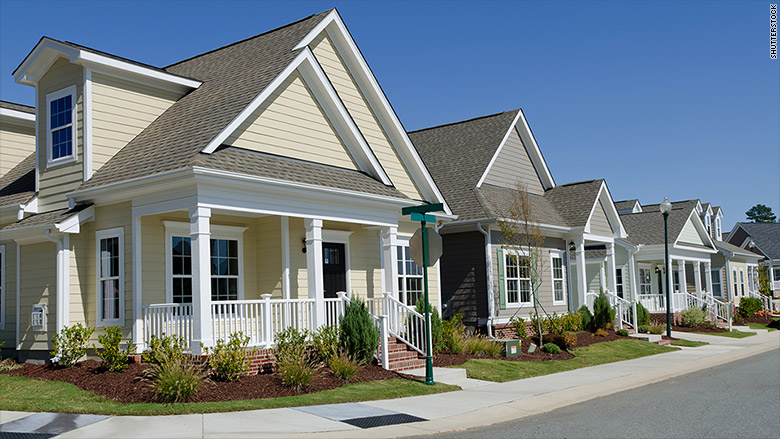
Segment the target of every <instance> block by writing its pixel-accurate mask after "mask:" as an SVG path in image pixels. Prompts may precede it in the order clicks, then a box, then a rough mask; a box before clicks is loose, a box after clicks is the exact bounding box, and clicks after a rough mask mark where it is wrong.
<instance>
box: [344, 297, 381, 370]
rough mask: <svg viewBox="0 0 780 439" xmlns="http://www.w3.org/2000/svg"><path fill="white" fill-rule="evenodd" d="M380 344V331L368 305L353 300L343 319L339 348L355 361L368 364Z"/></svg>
mask: <svg viewBox="0 0 780 439" xmlns="http://www.w3.org/2000/svg"><path fill="white" fill-rule="evenodd" d="M378 344H379V330H378V329H376V327H375V326H374V322H372V321H371V316H370V315H369V314H368V310H367V309H366V305H365V304H364V303H363V301H362V300H360V299H357V298H353V299H352V300H350V301H349V303H348V304H347V306H346V309H345V310H344V317H342V318H341V337H340V338H339V346H340V347H341V348H342V349H343V350H344V351H345V352H346V353H347V355H349V356H351V357H352V358H354V359H355V360H357V361H359V362H361V363H368V362H370V361H371V360H372V358H373V356H374V351H375V350H376V348H377V346H378Z"/></svg>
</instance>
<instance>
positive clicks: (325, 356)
mask: <svg viewBox="0 0 780 439" xmlns="http://www.w3.org/2000/svg"><path fill="white" fill-rule="evenodd" d="M340 333H341V330H340V329H339V327H338V326H335V325H328V326H320V327H319V328H317V330H316V331H314V333H313V334H312V337H311V338H312V345H314V352H315V353H316V355H317V358H318V359H319V361H323V362H325V363H328V362H329V361H330V359H331V358H333V357H335V356H337V355H338V354H339V335H340ZM300 342H301V343H305V342H306V337H305V336H304V338H303V340H302V341H300Z"/></svg>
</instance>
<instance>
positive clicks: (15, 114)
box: [0, 108, 35, 127]
mask: <svg viewBox="0 0 780 439" xmlns="http://www.w3.org/2000/svg"><path fill="white" fill-rule="evenodd" d="M0 116H2V117H7V118H8V119H7V120H5V121H4V123H14V124H17V125H23V126H29V127H31V126H33V124H34V123H35V115H34V114H30V113H25V112H24V111H18V110H12V109H10V108H0Z"/></svg>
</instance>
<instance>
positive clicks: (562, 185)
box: [550, 178, 604, 190]
mask: <svg viewBox="0 0 780 439" xmlns="http://www.w3.org/2000/svg"><path fill="white" fill-rule="evenodd" d="M596 181H604V179H603V178H592V179H590V180H582V181H574V182H571V183H564V184H559V185H556V186H555V187H565V186H574V185H578V184H586V183H593V182H596ZM553 189H555V188H551V189H550V190H553Z"/></svg>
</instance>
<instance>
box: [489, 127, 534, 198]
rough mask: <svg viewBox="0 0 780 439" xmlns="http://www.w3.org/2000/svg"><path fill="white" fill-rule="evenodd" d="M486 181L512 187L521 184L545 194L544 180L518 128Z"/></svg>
mask: <svg viewBox="0 0 780 439" xmlns="http://www.w3.org/2000/svg"><path fill="white" fill-rule="evenodd" d="M485 183H487V184H493V185H496V186H501V187H506V188H510V189H514V188H515V187H516V184H521V185H523V186H525V187H526V188H527V189H526V190H527V191H528V192H530V193H532V194H535V195H544V187H542V182H541V180H539V175H538V174H537V173H536V169H535V168H534V165H533V163H532V162H531V158H530V157H529V156H528V151H527V150H526V148H525V145H523V141H522V140H521V139H520V135H519V134H518V133H517V130H516V129H514V128H513V129H512V133H511V134H510V135H509V137H508V138H507V140H506V143H505V144H504V147H503V148H502V149H501V152H500V153H499V154H498V157H496V161H495V162H493V166H492V167H491V168H490V171H489V172H488V174H487V177H485Z"/></svg>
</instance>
